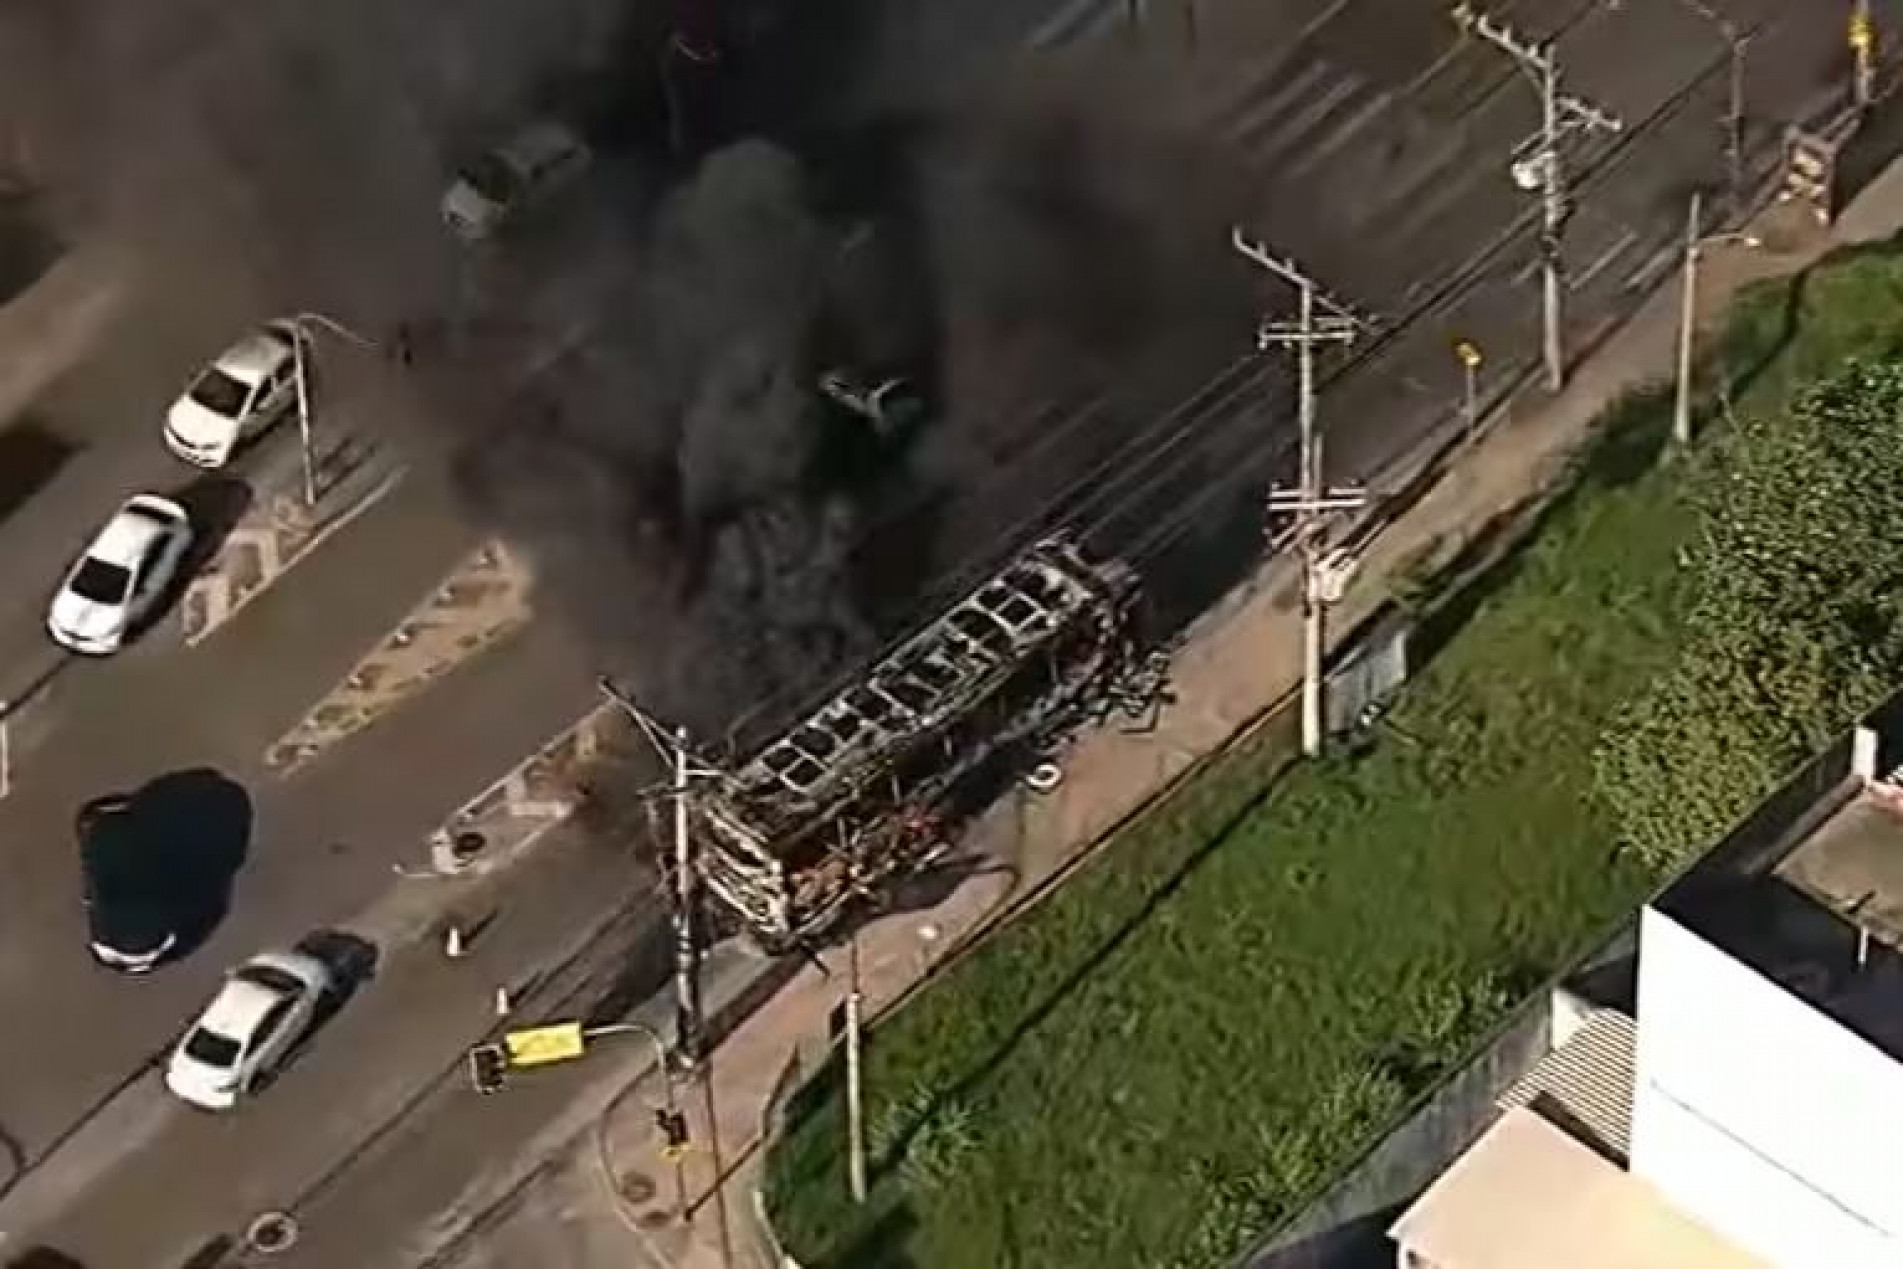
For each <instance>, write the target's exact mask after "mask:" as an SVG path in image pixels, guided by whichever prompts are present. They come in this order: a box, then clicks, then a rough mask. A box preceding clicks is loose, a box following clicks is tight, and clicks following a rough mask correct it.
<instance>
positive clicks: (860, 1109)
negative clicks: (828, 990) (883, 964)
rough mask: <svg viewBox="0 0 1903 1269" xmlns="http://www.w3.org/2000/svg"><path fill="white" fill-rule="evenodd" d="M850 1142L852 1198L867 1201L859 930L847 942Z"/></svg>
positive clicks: (857, 1201)
mask: <svg viewBox="0 0 1903 1269" xmlns="http://www.w3.org/2000/svg"><path fill="white" fill-rule="evenodd" d="M846 975H847V981H846V1137H847V1141H846V1145H847V1154H846V1159H847V1174H848V1179H849V1181H850V1182H851V1185H852V1200H853V1202H855V1203H863V1202H865V1201H866V1124H865V1103H864V1083H863V1078H862V1073H861V1072H862V1068H861V1066H860V1022H861V1018H860V1009H861V1006H862V999H863V998H862V997H861V995H860V992H859V931H858V930H856V929H855V930H854V931H853V932H852V936H851V938H850V939H848V940H847V943H846Z"/></svg>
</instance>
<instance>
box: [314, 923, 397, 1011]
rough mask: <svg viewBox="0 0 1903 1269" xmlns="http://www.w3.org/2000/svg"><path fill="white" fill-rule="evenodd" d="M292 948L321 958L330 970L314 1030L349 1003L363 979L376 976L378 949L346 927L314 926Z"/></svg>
mask: <svg viewBox="0 0 1903 1269" xmlns="http://www.w3.org/2000/svg"><path fill="white" fill-rule="evenodd" d="M296 950H297V951H299V952H302V953H304V955H306V956H310V957H314V958H315V959H317V960H319V961H321V962H323V965H324V968H325V969H328V970H329V971H330V981H331V984H332V987H331V990H330V992H329V993H328V994H327V995H326V996H325V998H324V1000H323V1002H322V1003H321V1004H319V1006H318V1008H317V1018H316V1020H315V1021H314V1022H313V1023H312V1024H311V1029H312V1030H313V1031H315V1030H316V1029H317V1028H318V1027H320V1026H322V1025H323V1024H324V1023H325V1022H326V1021H327V1020H328V1019H329V1018H330V1017H331V1016H332V1015H334V1014H335V1013H336V1012H337V1011H338V1010H340V1009H342V1008H343V1007H344V1006H345V1005H346V1004H348V1003H350V998H351V997H352V996H355V995H356V994H357V991H358V989H360V988H361V987H362V986H363V985H364V984H365V983H367V982H369V981H370V980H371V979H373V978H375V977H376V976H377V964H378V962H379V960H380V959H381V958H382V953H381V952H379V951H378V950H377V945H376V944H375V943H372V942H371V941H370V940H369V939H367V938H364V937H363V936H361V935H358V934H352V933H351V932H350V931H348V930H336V929H322V930H314V931H312V932H311V933H309V934H307V935H305V936H304V937H303V938H301V939H299V940H298V941H297V946H296Z"/></svg>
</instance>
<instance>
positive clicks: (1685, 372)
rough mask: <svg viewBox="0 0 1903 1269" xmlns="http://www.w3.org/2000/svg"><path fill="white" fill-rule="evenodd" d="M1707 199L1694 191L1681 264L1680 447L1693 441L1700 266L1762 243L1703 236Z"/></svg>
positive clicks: (1676, 432) (1746, 237) (1675, 422)
mask: <svg viewBox="0 0 1903 1269" xmlns="http://www.w3.org/2000/svg"><path fill="white" fill-rule="evenodd" d="M1703 212H1704V205H1703V200H1702V198H1701V196H1700V193H1699V191H1698V190H1693V191H1692V197H1691V205H1690V207H1688V208H1687V210H1686V213H1685V253H1684V260H1683V262H1682V264H1681V265H1680V281H1679V310H1678V383H1677V385H1676V388H1675V393H1674V396H1673V399H1672V440H1673V442H1674V443H1675V444H1677V445H1679V446H1680V447H1683V446H1686V445H1690V444H1691V441H1692V361H1693V356H1692V345H1693V343H1694V341H1695V340H1696V339H1697V335H1698V265H1699V261H1700V260H1702V259H1703V257H1704V249H1705V248H1706V247H1709V246H1717V245H1719V244H1721V243H1728V242H1735V243H1738V244H1739V245H1741V246H1746V247H1755V246H1757V245H1758V240H1757V239H1756V238H1755V237H1753V236H1752V235H1750V234H1744V233H1719V234H1701V233H1700V232H1699V231H1700V230H1701V229H1703V228H1704V224H1703V220H1702V216H1703Z"/></svg>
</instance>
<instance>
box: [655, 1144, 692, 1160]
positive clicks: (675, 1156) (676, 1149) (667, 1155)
mask: <svg viewBox="0 0 1903 1269" xmlns="http://www.w3.org/2000/svg"><path fill="white" fill-rule="evenodd" d="M661 1157H662V1158H663V1159H666V1160H667V1161H668V1162H669V1163H679V1162H680V1161H681V1160H682V1159H685V1158H686V1157H687V1147H686V1146H662V1147H661Z"/></svg>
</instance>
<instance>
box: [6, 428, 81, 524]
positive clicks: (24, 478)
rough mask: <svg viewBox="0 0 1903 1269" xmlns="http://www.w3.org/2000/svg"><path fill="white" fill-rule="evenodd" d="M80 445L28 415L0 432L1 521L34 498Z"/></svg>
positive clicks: (49, 482) (77, 451) (76, 451)
mask: <svg viewBox="0 0 1903 1269" xmlns="http://www.w3.org/2000/svg"><path fill="white" fill-rule="evenodd" d="M79 450H80V446H79V445H77V444H75V443H74V442H72V441H69V440H67V439H66V438H65V437H63V436H61V435H60V434H59V433H57V432H55V431H53V430H52V429H51V428H49V427H47V426H46V425H45V424H44V423H42V422H40V421H39V420H37V419H34V418H31V417H27V418H23V419H20V420H19V421H17V422H15V423H13V424H11V425H9V426H8V427H7V428H6V429H5V430H4V431H0V520H4V519H6V518H7V517H9V516H11V515H13V514H14V512H16V511H18V510H19V509H20V508H21V507H24V506H25V505H26V504H27V503H28V502H30V501H32V499H33V497H34V496H35V495H36V494H38V493H39V492H40V491H41V490H42V489H44V488H46V487H47V486H48V485H50V484H52V483H53V478H54V477H55V476H57V475H59V473H60V471H61V470H62V469H63V468H64V467H65V466H66V464H67V463H68V462H70V461H71V460H72V458H73V456H74V455H76V454H78V453H79Z"/></svg>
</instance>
